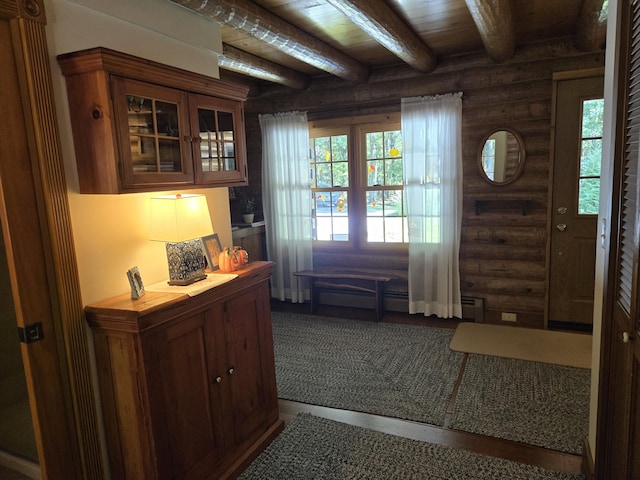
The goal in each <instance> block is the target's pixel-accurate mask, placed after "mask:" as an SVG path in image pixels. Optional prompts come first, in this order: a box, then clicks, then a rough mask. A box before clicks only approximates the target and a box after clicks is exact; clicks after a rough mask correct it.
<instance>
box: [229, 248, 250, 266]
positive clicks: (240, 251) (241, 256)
mask: <svg viewBox="0 0 640 480" xmlns="http://www.w3.org/2000/svg"><path fill="white" fill-rule="evenodd" d="M233 251H234V253H235V255H236V258H237V263H238V267H242V266H243V265H246V264H247V263H249V253H248V252H247V251H246V250H245V249H244V248H242V247H238V246H236V247H233Z"/></svg>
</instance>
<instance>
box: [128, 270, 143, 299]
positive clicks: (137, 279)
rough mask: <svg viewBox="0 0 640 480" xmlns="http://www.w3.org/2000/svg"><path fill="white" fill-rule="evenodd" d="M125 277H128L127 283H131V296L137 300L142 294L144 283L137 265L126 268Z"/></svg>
mask: <svg viewBox="0 0 640 480" xmlns="http://www.w3.org/2000/svg"><path fill="white" fill-rule="evenodd" d="M127 278H128V279H129V285H131V298H132V299H134V300H137V299H139V298H140V297H142V296H144V294H145V291H144V284H143V283H142V276H141V275H140V270H139V269H138V267H132V268H130V269H129V270H127Z"/></svg>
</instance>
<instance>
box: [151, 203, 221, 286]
mask: <svg viewBox="0 0 640 480" xmlns="http://www.w3.org/2000/svg"><path fill="white" fill-rule="evenodd" d="M150 213H151V215H150V222H149V239H150V240H156V241H160V242H167V261H168V264H169V285H189V284H191V283H193V282H196V281H198V280H202V279H204V278H206V277H207V276H206V275H205V273H204V268H205V263H206V262H205V257H204V252H203V245H202V239H201V237H204V236H206V235H210V234H212V233H213V227H212V226H211V217H210V215H209V208H208V207H207V197H205V196H204V195H194V194H177V195H166V196H161V197H153V198H151V202H150Z"/></svg>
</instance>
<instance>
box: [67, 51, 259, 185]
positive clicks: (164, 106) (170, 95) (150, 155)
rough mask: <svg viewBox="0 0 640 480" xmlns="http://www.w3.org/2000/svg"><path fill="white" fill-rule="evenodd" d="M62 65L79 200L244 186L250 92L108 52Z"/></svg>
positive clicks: (81, 55)
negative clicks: (246, 110) (81, 195)
mask: <svg viewBox="0 0 640 480" xmlns="http://www.w3.org/2000/svg"><path fill="white" fill-rule="evenodd" d="M58 62H59V64H60V68H61V69H62V73H63V74H64V75H65V77H66V83H67V96H68V103H69V110H70V116H71V126H72V129H73V141H74V146H75V151H76V164H77V170H78V179H79V183H80V192H81V193H128V192H142V191H153V190H172V189H184V188H190V187H193V188H195V187H203V186H234V185H235V186H239V185H247V182H248V177H247V159H246V147H245V143H246V141H245V129H244V106H243V105H244V104H243V102H244V101H245V100H246V98H247V93H248V88H247V87H245V86H240V85H233V84H230V83H226V82H223V81H221V80H218V79H215V78H211V77H207V76H204V75H200V74H196V73H192V72H188V71H185V70H181V69H178V68H173V67H170V66H167V65H162V64H158V63H155V62H152V61H149V60H144V59H140V58H137V57H133V56H131V55H126V54H123V53H119V52H115V51H113V50H109V49H106V48H93V49H90V50H83V51H80V52H73V53H67V54H63V55H60V56H58Z"/></svg>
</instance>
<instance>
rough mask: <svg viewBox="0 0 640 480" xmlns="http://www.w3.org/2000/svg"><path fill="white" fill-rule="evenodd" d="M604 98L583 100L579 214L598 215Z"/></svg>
mask: <svg viewBox="0 0 640 480" xmlns="http://www.w3.org/2000/svg"><path fill="white" fill-rule="evenodd" d="M603 114H604V99H602V98H598V99H592V100H585V101H583V102H582V128H581V132H582V133H581V137H582V138H581V141H580V173H579V178H578V214H580V215H597V214H598V206H599V202H600V169H601V165H602V129H603Z"/></svg>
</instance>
